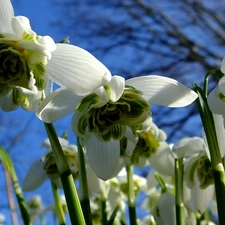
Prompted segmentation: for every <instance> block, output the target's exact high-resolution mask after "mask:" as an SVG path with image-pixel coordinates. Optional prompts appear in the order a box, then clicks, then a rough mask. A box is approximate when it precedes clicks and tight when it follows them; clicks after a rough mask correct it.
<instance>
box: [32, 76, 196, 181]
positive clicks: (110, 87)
mask: <svg viewBox="0 0 225 225" xmlns="http://www.w3.org/2000/svg"><path fill="white" fill-rule="evenodd" d="M66 88H67V86H66ZM66 88H60V89H58V90H56V91H54V92H53V93H51V94H50V95H48V96H47V98H46V99H45V100H44V101H43V102H42V104H41V105H40V107H39V108H38V109H37V112H36V115H37V116H38V117H39V118H40V119H41V120H43V121H44V122H46V123H51V122H54V121H55V120H57V119H60V118H61V117H63V116H65V115H67V114H69V113H71V112H74V109H75V108H76V113H75V114H74V117H73V119H72V128H73V131H74V133H75V134H76V135H77V136H78V137H79V138H81V139H83V140H82V144H83V145H84V146H85V147H86V151H87V160H88V163H89V164H90V166H91V167H92V169H93V170H94V171H95V173H96V174H97V175H98V176H99V177H100V178H101V179H104V180H107V179H109V178H111V177H114V176H115V175H116V174H117V173H118V172H119V170H120V169H121V167H120V140H121V139H122V138H123V137H124V136H125V137H126V138H127V139H128V140H129V141H131V142H132V143H134V144H133V147H135V145H136V143H137V139H136V137H137V135H136V134H135V133H136V132H142V131H146V130H148V129H149V128H150V126H151V120H150V119H149V117H150V115H151V113H150V102H151V103H157V104H160V105H164V106H170V107H182V106H186V105H188V104H191V103H192V102H193V101H194V100H195V99H196V98H197V94H196V93H195V92H193V91H192V90H190V89H189V88H187V87H185V86H183V85H182V84H180V83H178V82H177V81H175V80H173V79H170V78H166V77H162V76H157V75H149V76H143V77H137V78H132V79H129V80H127V81H125V80H124V78H122V77H120V76H112V78H111V80H110V82H109V83H107V84H106V85H104V86H102V87H99V88H97V89H93V91H92V93H91V94H89V95H87V96H85V97H84V98H82V99H81V97H79V96H78V95H77V94H76V93H74V92H73V91H71V89H70V90H69V89H66Z"/></svg>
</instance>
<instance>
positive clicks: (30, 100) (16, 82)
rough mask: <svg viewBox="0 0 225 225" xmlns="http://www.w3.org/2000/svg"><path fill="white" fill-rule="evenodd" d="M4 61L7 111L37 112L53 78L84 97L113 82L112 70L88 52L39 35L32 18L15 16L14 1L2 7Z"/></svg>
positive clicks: (1, 91) (1, 79)
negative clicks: (33, 28)
mask: <svg viewBox="0 0 225 225" xmlns="http://www.w3.org/2000/svg"><path fill="white" fill-rule="evenodd" d="M0 62H1V63H0V107H1V108H2V110H4V111H12V110H15V109H16V108H17V107H18V106H21V107H22V108H24V109H25V110H28V111H32V110H35V109H36V107H37V106H38V104H39V103H40V101H41V100H42V98H43V97H45V95H46V93H45V91H46V90H45V88H47V87H48V82H49V81H48V80H49V78H50V79H52V80H53V81H55V82H56V83H58V84H59V85H61V86H63V85H65V86H67V87H68V88H72V89H73V91H74V92H75V93H76V94H80V95H85V94H88V93H90V92H91V91H92V90H93V88H97V87H99V86H101V85H103V84H105V83H106V82H108V81H109V79H110V76H109V75H110V73H109V72H108V70H107V69H106V68H105V67H104V66H103V65H102V64H101V63H100V62H99V61H98V60H97V59H96V58H94V57H93V56H92V55H91V54H90V53H88V52H87V51H85V50H83V49H81V48H79V47H76V46H73V45H69V44H55V42H54V41H53V39H52V38H51V37H49V36H43V37H42V36H39V35H37V34H36V33H35V32H34V31H33V30H32V29H31V26H30V22H29V19H28V18H26V17H24V16H14V10H13V7H12V4H11V2H10V0H2V1H1V7H0ZM62 77H63V78H62ZM93 77H94V78H95V80H94V79H92V78H93ZM64 78H66V79H64ZM85 79H86V82H83V81H84V80H85ZM89 80H91V82H89V85H87V82H88V81H89Z"/></svg>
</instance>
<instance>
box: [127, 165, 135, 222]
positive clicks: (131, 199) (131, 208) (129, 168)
mask: <svg viewBox="0 0 225 225" xmlns="http://www.w3.org/2000/svg"><path fill="white" fill-rule="evenodd" d="M126 171H127V184H128V207H129V218H130V224H131V225H137V215H136V203H135V194H134V182H133V173H134V168H133V166H126Z"/></svg>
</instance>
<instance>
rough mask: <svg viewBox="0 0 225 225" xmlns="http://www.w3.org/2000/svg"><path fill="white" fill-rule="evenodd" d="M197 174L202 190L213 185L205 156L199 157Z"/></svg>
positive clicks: (208, 161)
mask: <svg viewBox="0 0 225 225" xmlns="http://www.w3.org/2000/svg"><path fill="white" fill-rule="evenodd" d="M197 174H198V179H199V181H200V187H201V188H202V189H205V188H207V187H208V186H209V185H211V184H213V183H214V178H213V169H212V166H211V162H210V160H209V159H208V157H207V156H206V155H204V156H201V157H200V158H199V160H198V167H197Z"/></svg>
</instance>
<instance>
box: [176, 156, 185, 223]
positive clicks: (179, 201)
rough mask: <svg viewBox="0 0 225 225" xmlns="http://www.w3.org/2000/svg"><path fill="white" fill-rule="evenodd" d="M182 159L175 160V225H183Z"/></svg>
mask: <svg viewBox="0 0 225 225" xmlns="http://www.w3.org/2000/svg"><path fill="white" fill-rule="evenodd" d="M183 172H184V165H183V158H180V159H175V202H176V222H177V225H185V219H184V196H183Z"/></svg>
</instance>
